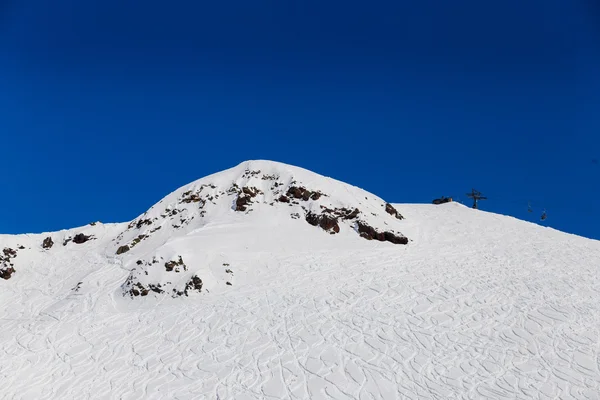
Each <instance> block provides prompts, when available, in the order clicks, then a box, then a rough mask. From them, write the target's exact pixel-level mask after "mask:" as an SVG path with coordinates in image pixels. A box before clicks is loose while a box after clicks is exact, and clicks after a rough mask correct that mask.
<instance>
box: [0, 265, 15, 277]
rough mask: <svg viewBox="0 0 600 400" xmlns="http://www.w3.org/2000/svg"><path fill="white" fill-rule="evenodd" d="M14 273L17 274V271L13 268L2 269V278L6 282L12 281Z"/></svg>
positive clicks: (0, 270) (0, 274)
mask: <svg viewBox="0 0 600 400" xmlns="http://www.w3.org/2000/svg"><path fill="white" fill-rule="evenodd" d="M14 273H15V269H14V268H13V267H8V268H0V278H2V279H4V280H8V279H10V277H11V276H12V274H14Z"/></svg>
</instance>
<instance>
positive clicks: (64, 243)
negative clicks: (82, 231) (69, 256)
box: [63, 238, 72, 246]
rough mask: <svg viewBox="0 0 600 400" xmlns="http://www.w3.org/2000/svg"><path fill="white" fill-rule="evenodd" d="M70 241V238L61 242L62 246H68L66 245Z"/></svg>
mask: <svg viewBox="0 0 600 400" xmlns="http://www.w3.org/2000/svg"><path fill="white" fill-rule="evenodd" d="M71 240H72V239H71V238H66V239H65V240H64V241H63V246H66V245H67V244H68V243H69V242H70V241H71Z"/></svg>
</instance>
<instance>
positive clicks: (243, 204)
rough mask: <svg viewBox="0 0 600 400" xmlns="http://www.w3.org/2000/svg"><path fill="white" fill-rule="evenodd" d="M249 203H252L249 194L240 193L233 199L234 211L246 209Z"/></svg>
mask: <svg viewBox="0 0 600 400" xmlns="http://www.w3.org/2000/svg"><path fill="white" fill-rule="evenodd" d="M250 204H252V200H251V197H250V196H248V195H240V196H238V198H237V200H236V201H235V211H246V209H247V208H248V206H249V205H250Z"/></svg>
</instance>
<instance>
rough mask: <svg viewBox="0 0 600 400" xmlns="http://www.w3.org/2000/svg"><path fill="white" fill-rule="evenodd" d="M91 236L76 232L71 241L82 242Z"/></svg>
mask: <svg viewBox="0 0 600 400" xmlns="http://www.w3.org/2000/svg"><path fill="white" fill-rule="evenodd" d="M91 238H92V237H91V236H87V235H84V234H83V233H78V234H77V235H75V237H73V243H76V244H82V243H85V242H87V241H88V240H90V239H91Z"/></svg>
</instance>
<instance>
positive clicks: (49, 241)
mask: <svg viewBox="0 0 600 400" xmlns="http://www.w3.org/2000/svg"><path fill="white" fill-rule="evenodd" d="M52 246H54V242H53V241H52V238H51V237H50V236H48V237H47V238H46V239H44V241H43V242H42V248H44V249H50V248H51V247H52Z"/></svg>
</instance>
